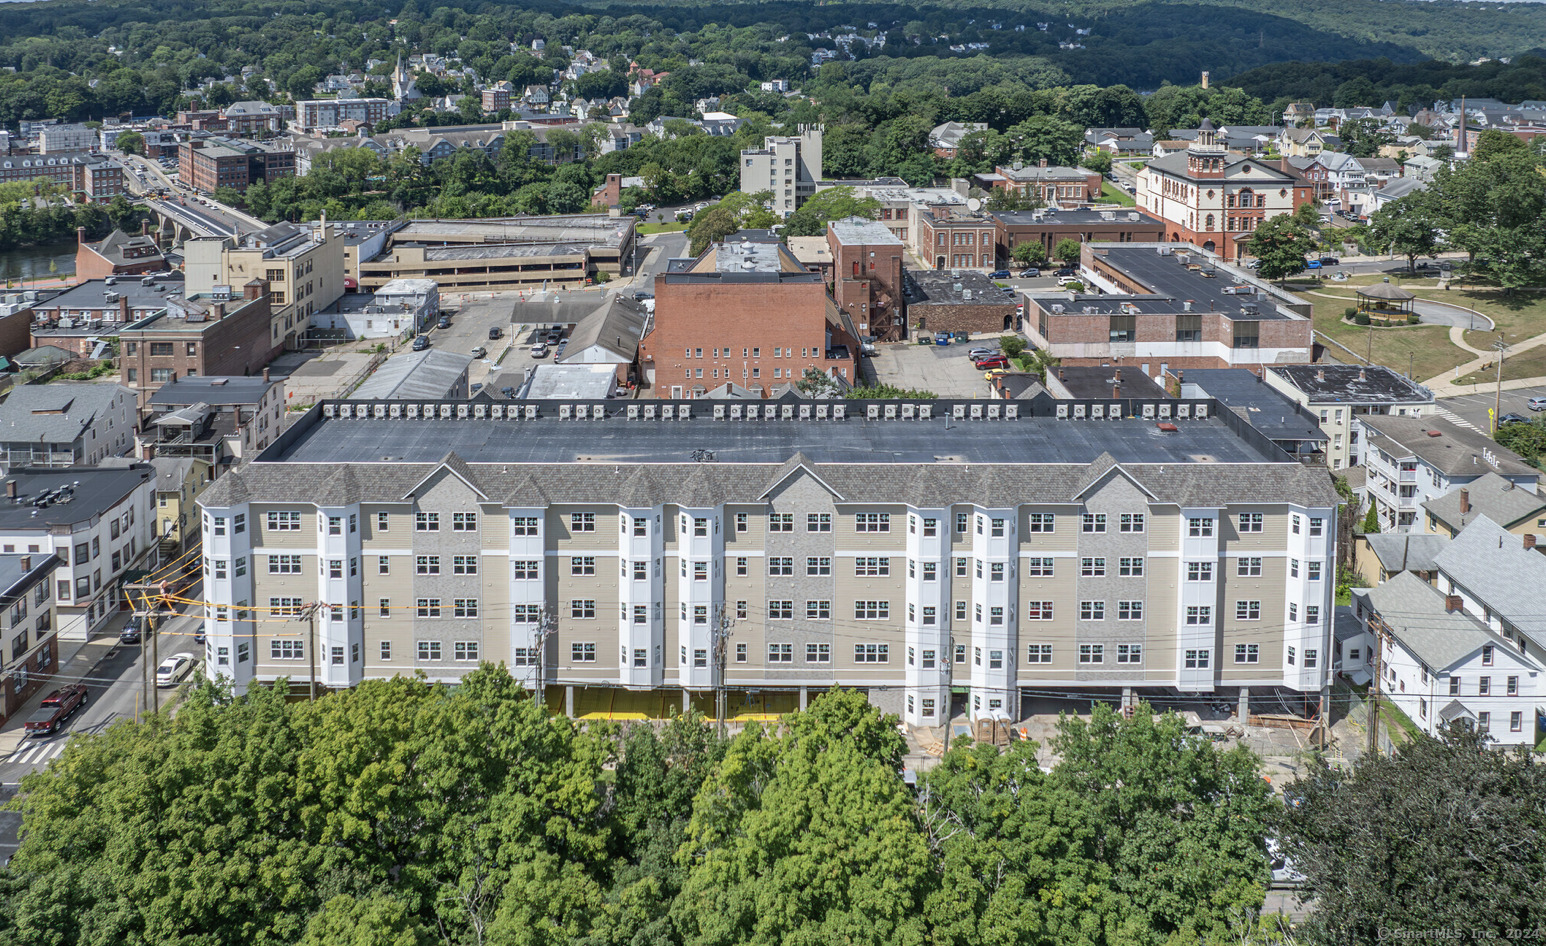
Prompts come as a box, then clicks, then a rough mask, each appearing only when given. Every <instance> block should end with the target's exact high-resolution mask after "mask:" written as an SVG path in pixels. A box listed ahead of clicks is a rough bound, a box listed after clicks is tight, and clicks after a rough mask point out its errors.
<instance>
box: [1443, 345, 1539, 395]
mask: <svg viewBox="0 0 1546 946" xmlns="http://www.w3.org/2000/svg"><path fill="white" fill-rule="evenodd" d="M1472 344H1475V342H1472ZM1478 347H1480V346H1478ZM1543 376H1546V347H1541V348H1531V349H1529V350H1527V351H1525V352H1522V353H1520V354H1518V355H1515V356H1513V357H1510V358H1504V359H1503V380H1504V381H1513V380H1515V379H1516V378H1539V377H1543ZM1497 380H1498V370H1497V369H1496V368H1493V369H1492V370H1490V371H1474V372H1472V373H1471V374H1463V375H1461V376H1460V380H1459V381H1458V382H1457V383H1459V384H1481V385H1487V384H1493V383H1494V382H1496V381H1497Z"/></svg>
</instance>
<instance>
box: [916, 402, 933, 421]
mask: <svg viewBox="0 0 1546 946" xmlns="http://www.w3.org/2000/svg"><path fill="white" fill-rule="evenodd" d="M933 416H934V405H932V404H919V405H918V417H919V419H921V420H928V419H930V418H931V417H933Z"/></svg>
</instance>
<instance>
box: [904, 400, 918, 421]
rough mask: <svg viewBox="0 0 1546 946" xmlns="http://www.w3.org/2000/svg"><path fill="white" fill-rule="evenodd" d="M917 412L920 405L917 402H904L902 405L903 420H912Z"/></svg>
mask: <svg viewBox="0 0 1546 946" xmlns="http://www.w3.org/2000/svg"><path fill="white" fill-rule="evenodd" d="M917 412H918V407H917V405H915V404H903V405H902V419H903V420H912V419H913V416H914V415H915V414H916V413H917Z"/></svg>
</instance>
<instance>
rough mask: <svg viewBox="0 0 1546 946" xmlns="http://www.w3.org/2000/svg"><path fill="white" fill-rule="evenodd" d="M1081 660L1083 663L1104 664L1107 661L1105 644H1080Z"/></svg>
mask: <svg viewBox="0 0 1546 946" xmlns="http://www.w3.org/2000/svg"><path fill="white" fill-rule="evenodd" d="M1079 662H1080V663H1082V664H1103V663H1105V662H1106V645H1105V644H1080V645H1079Z"/></svg>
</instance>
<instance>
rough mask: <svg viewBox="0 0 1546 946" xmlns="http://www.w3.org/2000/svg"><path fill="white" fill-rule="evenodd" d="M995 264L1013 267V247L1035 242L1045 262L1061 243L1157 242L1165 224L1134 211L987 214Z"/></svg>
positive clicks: (1021, 211)
mask: <svg viewBox="0 0 1546 946" xmlns="http://www.w3.org/2000/svg"><path fill="white" fill-rule="evenodd" d="M990 216H992V217H993V223H994V239H995V240H996V242H997V245H996V247H995V253H996V255H997V258H998V265H999V266H1000V267H1003V268H1005V269H1010V268H1013V267H1014V265H1015V264H1014V257H1015V247H1017V246H1019V245H1021V244H1022V243H1035V244H1038V245H1040V246H1041V248H1042V249H1043V250H1044V251H1045V252H1046V254H1047V259H1048V260H1051V259H1052V258H1053V256H1052V254H1053V251H1054V250H1056V249H1057V245H1058V244H1059V243H1061V242H1063V241H1064V240H1073V241H1075V242H1077V243H1159V242H1163V241H1164V239H1165V224H1164V223H1162V222H1161V221H1159V220H1155V219H1154V218H1153V217H1149V216H1146V215H1144V214H1141V213H1139V212H1138V211H1136V210H1061V211H1057V212H1055V213H1054V212H1052V211H1047V210H1011V211H1000V212H997V213H993V214H990Z"/></svg>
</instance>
